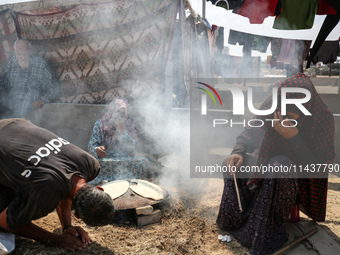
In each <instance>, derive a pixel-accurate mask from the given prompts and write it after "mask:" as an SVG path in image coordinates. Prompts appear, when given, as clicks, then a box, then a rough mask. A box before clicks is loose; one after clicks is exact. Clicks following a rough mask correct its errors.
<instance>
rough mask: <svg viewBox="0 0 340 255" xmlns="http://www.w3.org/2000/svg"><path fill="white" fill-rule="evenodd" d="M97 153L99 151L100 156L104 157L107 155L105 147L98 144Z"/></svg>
mask: <svg viewBox="0 0 340 255" xmlns="http://www.w3.org/2000/svg"><path fill="white" fill-rule="evenodd" d="M96 153H97V156H98V158H104V157H106V156H107V153H106V151H105V147H104V146H98V147H97V148H96Z"/></svg>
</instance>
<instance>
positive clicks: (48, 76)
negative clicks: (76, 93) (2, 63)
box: [0, 40, 59, 118]
mask: <svg viewBox="0 0 340 255" xmlns="http://www.w3.org/2000/svg"><path fill="white" fill-rule="evenodd" d="M14 52H15V54H14V56H13V57H12V58H11V59H10V61H9V63H8V65H7V67H6V69H5V70H4V72H3V74H2V76H1V78H0V91H1V99H0V101H1V103H2V105H4V106H5V107H7V108H8V109H7V111H6V112H5V113H2V116H0V117H2V118H4V117H11V118H12V117H14V118H24V117H27V114H28V113H29V112H30V111H31V110H32V109H34V108H40V107H41V106H42V105H43V104H44V103H49V102H52V101H53V100H54V99H55V98H56V96H57V95H58V93H59V84H58V82H57V80H56V78H55V77H54V75H53V73H52V70H51V69H50V67H49V66H48V64H47V63H46V61H45V60H43V59H42V58H41V57H39V56H36V55H33V52H32V47H31V44H30V43H29V42H28V41H26V40H18V41H16V42H15V44H14Z"/></svg>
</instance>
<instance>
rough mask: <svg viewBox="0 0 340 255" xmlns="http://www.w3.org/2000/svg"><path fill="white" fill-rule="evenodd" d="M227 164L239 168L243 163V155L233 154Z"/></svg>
mask: <svg viewBox="0 0 340 255" xmlns="http://www.w3.org/2000/svg"><path fill="white" fill-rule="evenodd" d="M226 163H227V166H230V167H232V166H235V167H236V169H238V168H239V167H240V166H241V165H242V163H243V157H242V156H241V155H238V154H231V155H230V156H229V157H228V158H227V160H226Z"/></svg>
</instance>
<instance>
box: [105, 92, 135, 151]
mask: <svg viewBox="0 0 340 255" xmlns="http://www.w3.org/2000/svg"><path fill="white" fill-rule="evenodd" d="M120 109H124V111H123V112H124V113H121V112H120V111H119V110H120ZM122 119H125V129H126V131H127V132H128V133H129V134H130V136H131V137H133V138H134V139H135V140H136V142H137V131H136V128H135V124H134V121H133V119H132V118H131V117H129V110H128V101H127V100H126V99H125V98H116V99H114V100H113V101H112V102H111V103H110V105H109V109H108V111H107V112H106V113H105V114H104V116H103V118H102V119H101V122H100V131H101V135H102V139H103V144H104V146H105V148H106V149H109V150H115V147H116V145H117V144H116V142H117V135H119V132H118V130H117V128H116V127H115V122H116V121H119V120H122Z"/></svg>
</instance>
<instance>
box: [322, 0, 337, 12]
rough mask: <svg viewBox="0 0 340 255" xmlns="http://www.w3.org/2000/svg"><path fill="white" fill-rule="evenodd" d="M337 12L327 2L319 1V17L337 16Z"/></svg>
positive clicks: (324, 0)
mask: <svg viewBox="0 0 340 255" xmlns="http://www.w3.org/2000/svg"><path fill="white" fill-rule="evenodd" d="M336 13H337V11H336V10H335V9H334V8H333V7H332V6H331V5H330V4H329V3H328V2H327V1H326V0H319V10H318V14H319V15H328V14H336Z"/></svg>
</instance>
